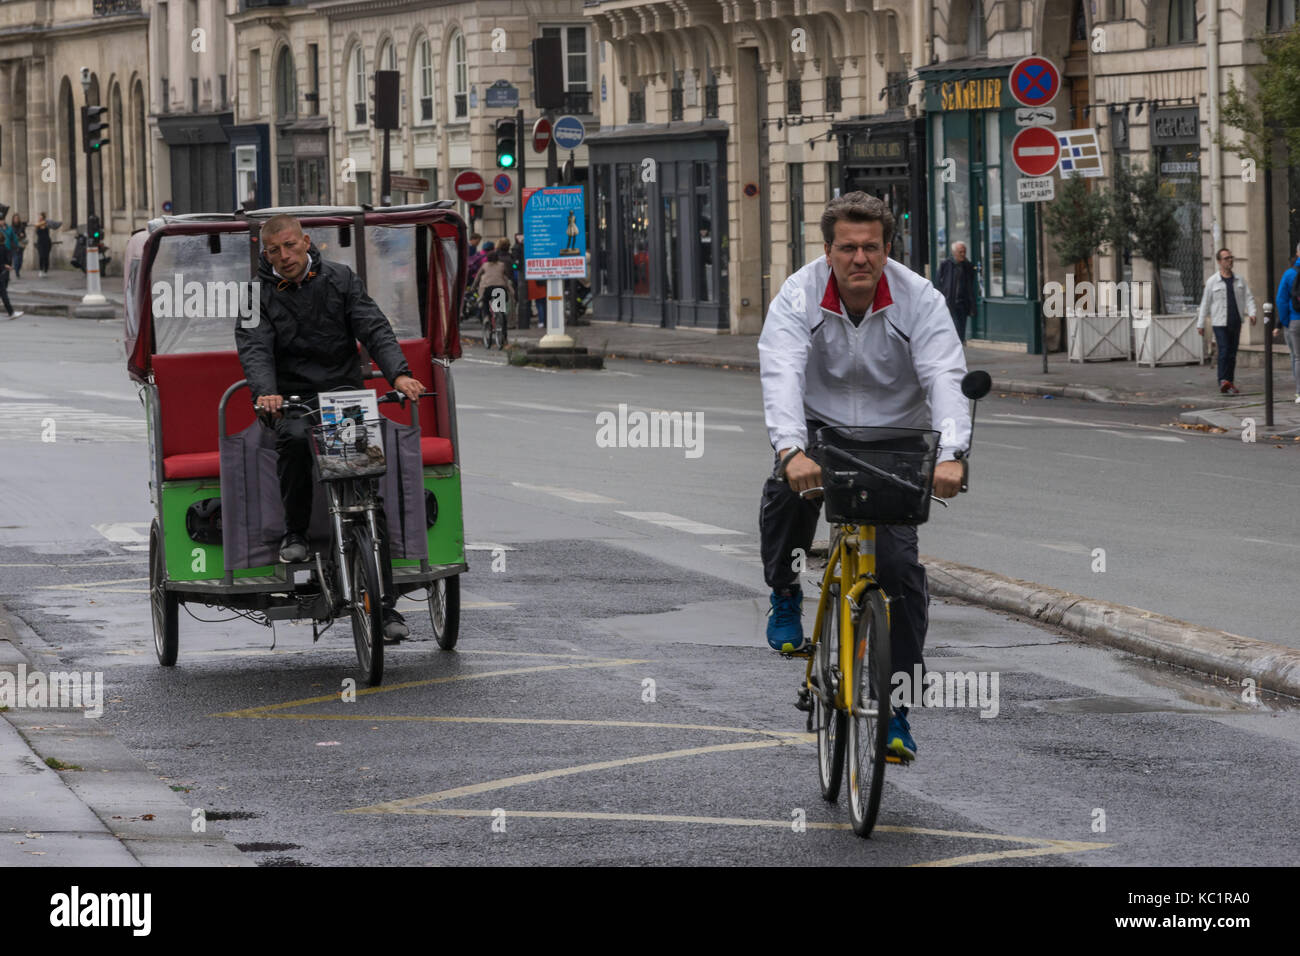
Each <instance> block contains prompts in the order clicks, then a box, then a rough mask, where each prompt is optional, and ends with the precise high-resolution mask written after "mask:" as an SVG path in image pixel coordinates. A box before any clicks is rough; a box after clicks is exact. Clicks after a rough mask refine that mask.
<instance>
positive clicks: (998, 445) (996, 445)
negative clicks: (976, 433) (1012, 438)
mask: <svg viewBox="0 0 1300 956" xmlns="http://www.w3.org/2000/svg"><path fill="white" fill-rule="evenodd" d="M980 444H981V445H992V446H993V447H994V448H1010V449H1011V450H1012V451H1027V450H1028V449H1026V448H1025V446H1024V445H1008V444H1005V443H1004V442H1000V441H988V440H987V439H984V438H981V439H980Z"/></svg>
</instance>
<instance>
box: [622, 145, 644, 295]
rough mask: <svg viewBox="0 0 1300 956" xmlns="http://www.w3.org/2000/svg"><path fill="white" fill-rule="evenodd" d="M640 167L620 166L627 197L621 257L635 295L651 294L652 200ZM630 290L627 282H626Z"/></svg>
mask: <svg viewBox="0 0 1300 956" xmlns="http://www.w3.org/2000/svg"><path fill="white" fill-rule="evenodd" d="M639 170H640V167H639V166H632V165H630V164H628V163H619V164H618V194H619V196H626V197H627V202H626V203H622V204H620V206H619V208H620V210H621V212H622V229H621V230H620V235H621V240H622V243H621V246H622V248H621V255H622V261H623V274H624V275H626V276H629V277H630V278H631V283H630V285H631V291H632V293H633V294H634V295H649V294H650V232H649V225H650V200H649V196H648V195H647V191H646V184H645V183H643V182H642V181H641V177H640V175H639V174H638V173H639ZM625 288H626V283H625Z"/></svg>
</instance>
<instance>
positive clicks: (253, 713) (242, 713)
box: [210, 658, 650, 717]
mask: <svg viewBox="0 0 1300 956" xmlns="http://www.w3.org/2000/svg"><path fill="white" fill-rule="evenodd" d="M649 663H650V661H648V660H638V659H634V658H626V659H622V660H612V661H594V662H592V663H585V664H540V665H538V666H536V667H510V668H506V669H505V670H499V671H479V672H477V673H474V674H453V675H452V676H450V677H430V678H428V679H427V680H412V681H404V682H403V683H401V684H386V685H384V686H381V687H367V688H365V689H364V690H359V691H357V692H356V694H357V696H358V697H364V696H366V695H368V694H384V693H388V692H389V691H394V690H406V689H407V688H409V687H431V686H433V685H434V684H450V683H452V682H453V681H462V680H481V679H482V678H484V677H506V676H510V675H513V674H538V673H541V672H543V671H564V670H577V669H579V668H584V667H621V666H623V665H626V664H649ZM338 699H339V694H338V692H337V691H336V692H334V693H332V694H322V695H321V696H319V697H303V698H301V699H300V700H290V701H285V702H284V703H282V704H262V705H261V706H258V707H247V708H245V709H243V710H232V711H228V712H226V713H224V714H212V715H210V716H212V717H266V716H268V715H269V714H270V712H271V711H275V710H287V709H289V708H291V707H305V706H306V705H307V704H324V703H328V702H330V701H337V700H338Z"/></svg>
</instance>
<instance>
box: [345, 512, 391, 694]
mask: <svg viewBox="0 0 1300 956" xmlns="http://www.w3.org/2000/svg"><path fill="white" fill-rule="evenodd" d="M348 569H349V570H350V571H351V576H352V594H353V598H354V600H353V601H352V604H351V606H350V613H351V616H352V640H353V642H354V643H355V644H356V646H357V663H359V664H360V665H361V673H362V674H363V675H364V676H365V679H366V682H367V683H369V684H370V686H371V687H378V686H379V684H380V682H382V681H383V679H384V608H383V593H384V592H383V590H382V589H381V585H380V578H379V565H378V564H377V563H376V559H375V549H374V545H373V543H372V542H371V540H370V531H369V529H367V528H364V527H353V529H352V544H351V548H350V550H349V553H348Z"/></svg>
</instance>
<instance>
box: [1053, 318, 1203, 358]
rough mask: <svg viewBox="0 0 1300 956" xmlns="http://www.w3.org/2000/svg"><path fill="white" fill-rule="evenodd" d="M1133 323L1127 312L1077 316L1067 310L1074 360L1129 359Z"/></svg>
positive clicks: (1067, 327)
mask: <svg viewBox="0 0 1300 956" xmlns="http://www.w3.org/2000/svg"><path fill="white" fill-rule="evenodd" d="M1132 323H1133V320H1132V319H1130V318H1129V317H1128V316H1127V315H1073V314H1071V313H1069V312H1067V313H1066V314H1065V328H1066V336H1067V339H1068V342H1069V350H1070V361H1071V362H1109V361H1113V360H1115V359H1127V358H1128V357H1129V354H1130V353H1129V340H1130V337H1131V336H1132ZM1193 324H1195V317H1193ZM1193 334H1195V332H1193Z"/></svg>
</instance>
